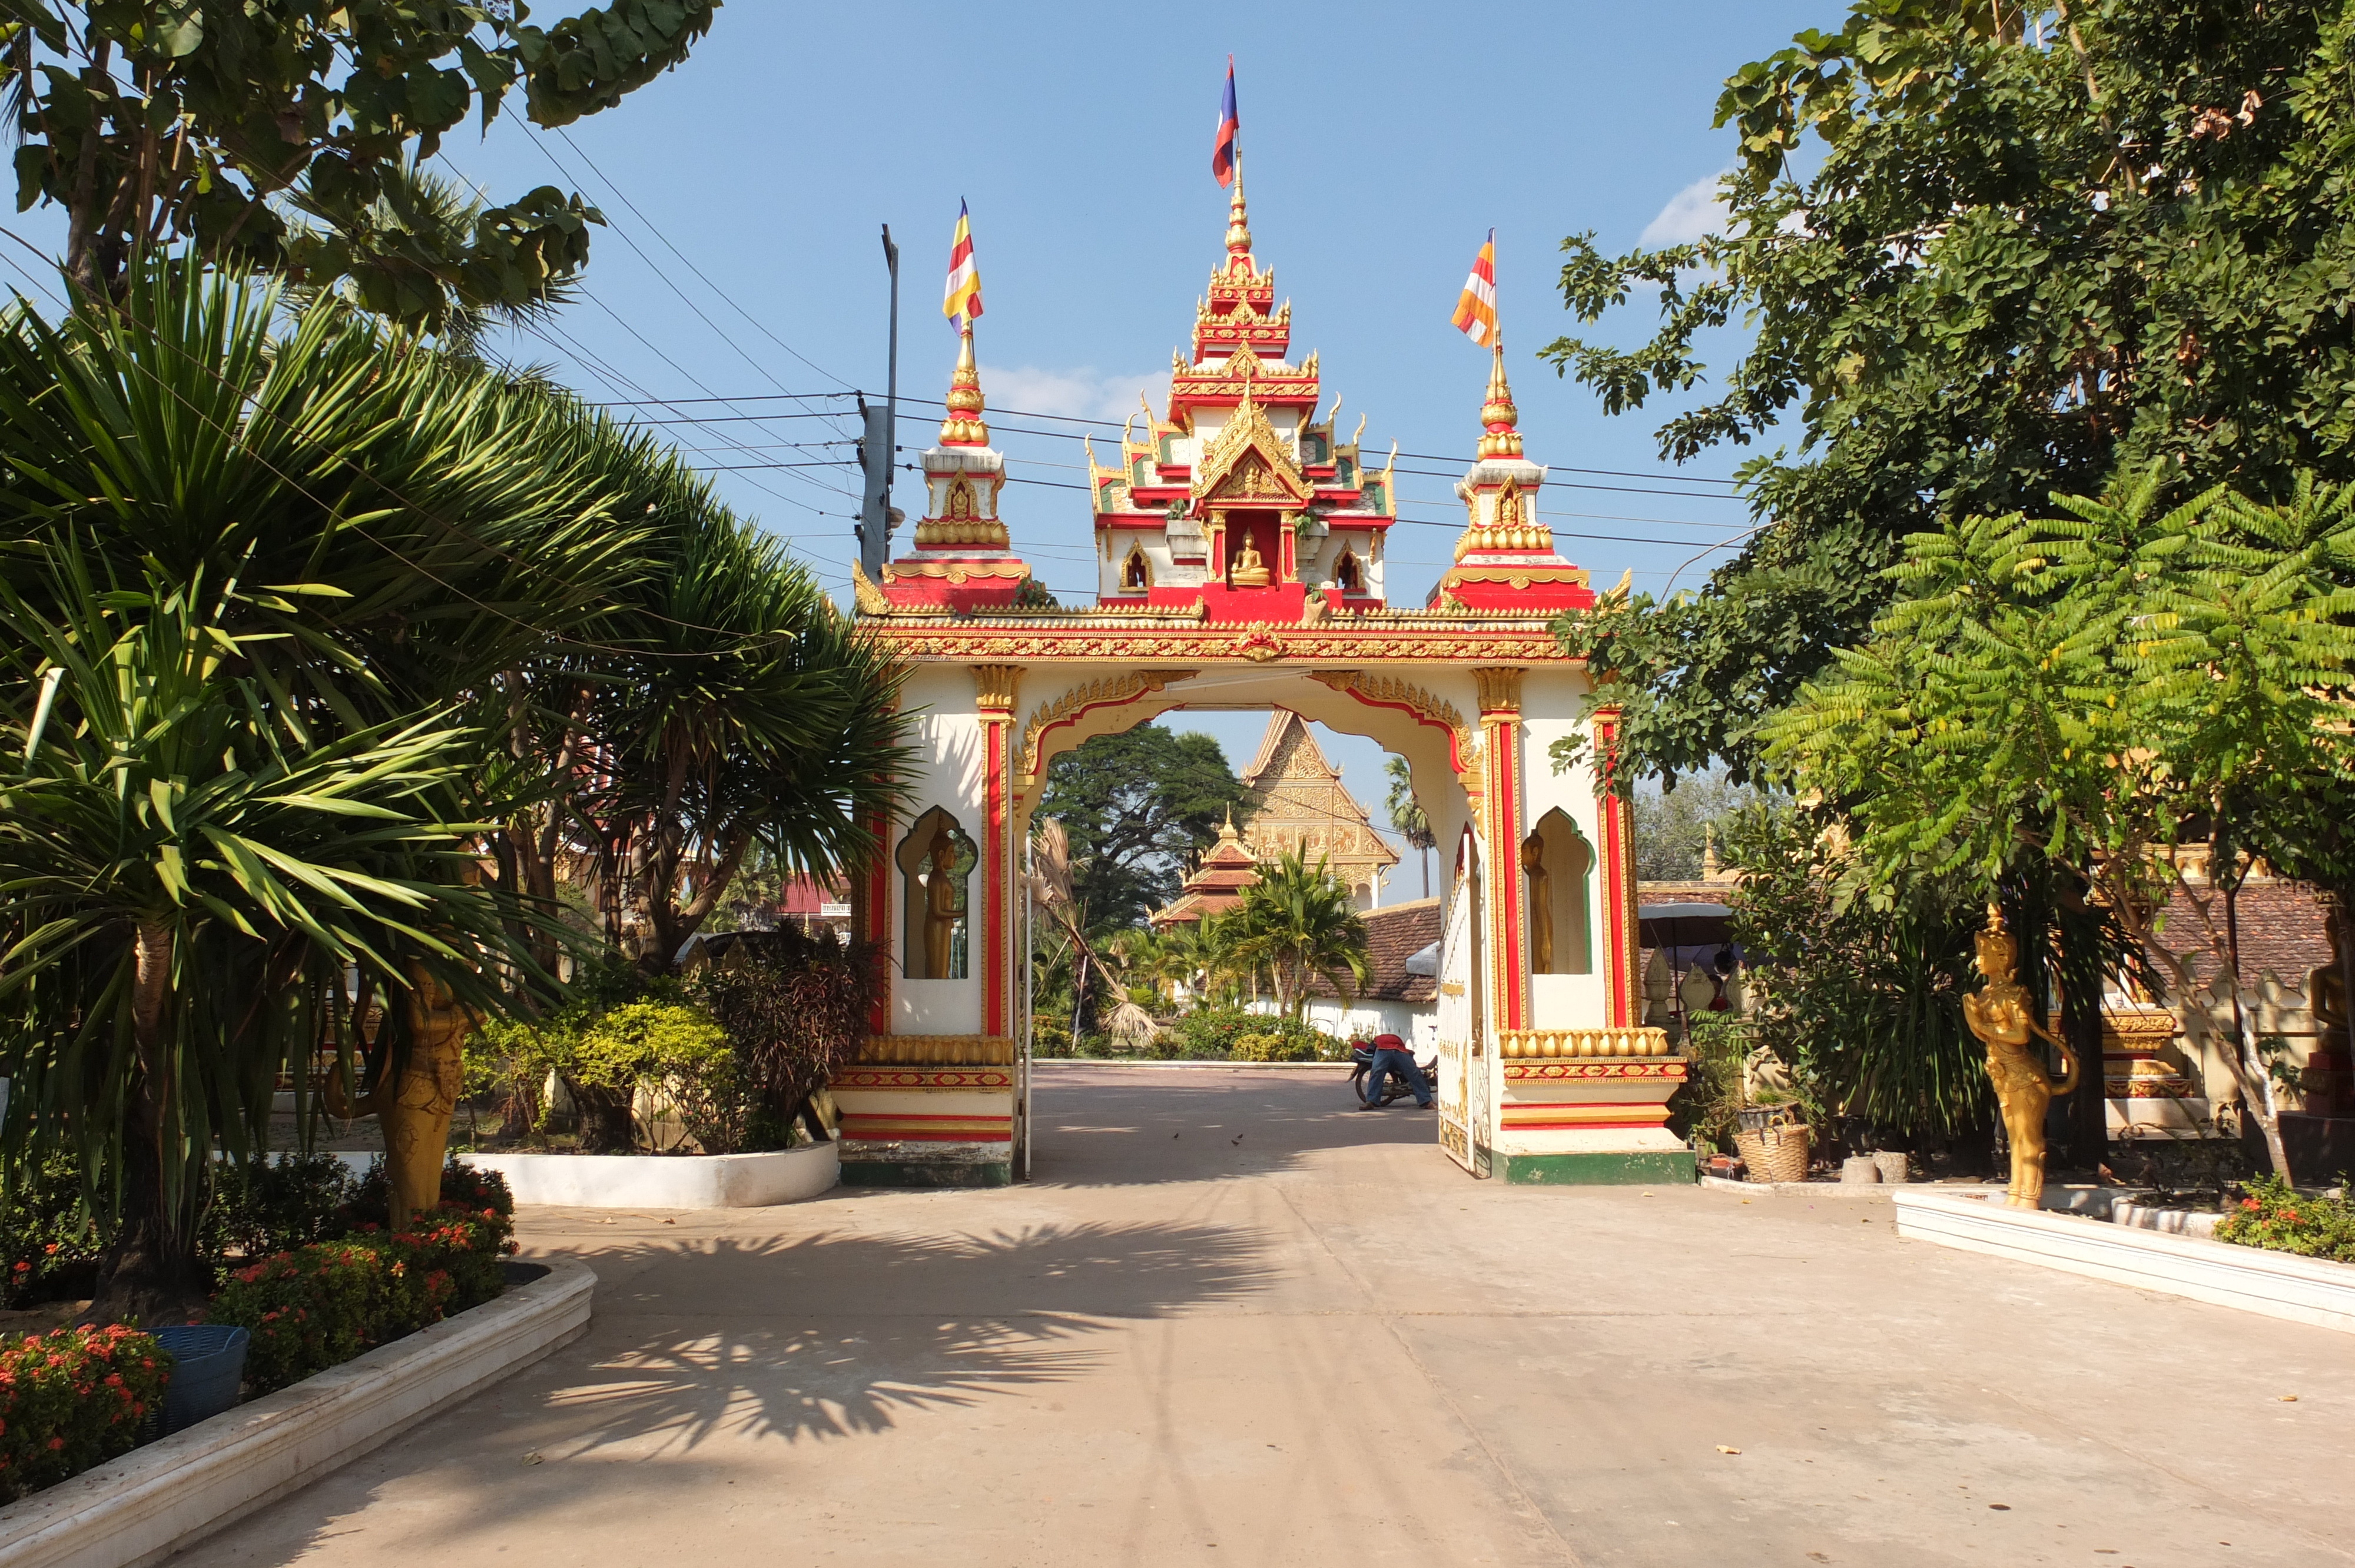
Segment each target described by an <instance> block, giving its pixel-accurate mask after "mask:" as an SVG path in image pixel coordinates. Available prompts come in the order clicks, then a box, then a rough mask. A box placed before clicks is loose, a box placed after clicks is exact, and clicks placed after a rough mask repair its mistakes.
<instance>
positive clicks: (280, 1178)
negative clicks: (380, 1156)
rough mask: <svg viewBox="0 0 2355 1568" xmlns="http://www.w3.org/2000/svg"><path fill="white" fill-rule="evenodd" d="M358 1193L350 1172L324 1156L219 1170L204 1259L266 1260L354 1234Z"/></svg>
mask: <svg viewBox="0 0 2355 1568" xmlns="http://www.w3.org/2000/svg"><path fill="white" fill-rule="evenodd" d="M359 1187H360V1183H359V1181H358V1180H357V1179H356V1178H355V1177H354V1176H353V1175H352V1172H351V1168H350V1167H349V1166H347V1165H346V1164H345V1163H344V1162H343V1161H342V1160H338V1159H336V1157H335V1156H334V1155H332V1154H329V1153H326V1152H325V1151H324V1150H313V1151H311V1152H309V1153H300V1154H286V1155H282V1156H279V1157H276V1158H271V1157H268V1156H261V1155H257V1156H256V1157H254V1158H253V1159H251V1160H247V1161H246V1162H245V1163H243V1164H241V1165H238V1164H230V1163H227V1162H224V1163H221V1164H218V1165H216V1166H214V1167H213V1202H212V1206H211V1208H209V1209H208V1210H207V1211H206V1214H205V1238H204V1245H205V1251H206V1254H207V1255H208V1256H209V1257H211V1258H213V1259H214V1260H215V1261H216V1262H218V1260H219V1259H221V1258H224V1257H227V1256H229V1255H232V1254H237V1255H243V1256H245V1257H248V1258H255V1257H268V1256H269V1255H271V1254H272V1253H278V1252H285V1251H287V1250H288V1249H290V1248H293V1247H298V1246H307V1245H310V1244H311V1243H313V1242H317V1241H327V1240H329V1239H331V1238H333V1237H336V1236H339V1235H342V1234H344V1233H345V1232H346V1231H348V1230H349V1229H351V1226H352V1222H351V1216H350V1213H349V1211H350V1209H351V1205H352V1202H353V1200H354V1199H355V1198H356V1197H357V1196H358V1193H359Z"/></svg>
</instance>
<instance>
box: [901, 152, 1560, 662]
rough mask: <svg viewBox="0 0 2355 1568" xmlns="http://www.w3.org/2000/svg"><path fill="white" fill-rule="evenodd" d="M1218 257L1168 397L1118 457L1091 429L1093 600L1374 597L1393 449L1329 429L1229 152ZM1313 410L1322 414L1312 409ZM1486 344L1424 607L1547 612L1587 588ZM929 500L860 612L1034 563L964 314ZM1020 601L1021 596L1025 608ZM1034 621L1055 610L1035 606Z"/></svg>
mask: <svg viewBox="0 0 2355 1568" xmlns="http://www.w3.org/2000/svg"><path fill="white" fill-rule="evenodd" d="M1226 249H1227V254H1226V259H1225V260H1223V261H1222V262H1220V264H1219V266H1218V268H1217V269H1216V270H1213V271H1212V272H1211V274H1210V281H1209V288H1208V290H1207V291H1205V293H1204V294H1203V296H1202V297H1201V299H1200V300H1199V301H1198V302H1196V305H1195V310H1194V330H1193V335H1192V347H1191V352H1190V354H1189V353H1188V351H1187V350H1184V349H1180V350H1177V352H1175V353H1174V354H1173V355H1172V356H1171V364H1170V381H1169V397H1168V400H1167V404H1166V405H1165V407H1164V408H1163V409H1162V411H1161V412H1159V413H1157V414H1156V412H1154V410H1153V409H1152V408H1151V406H1150V405H1149V404H1148V405H1147V406H1146V408H1144V410H1143V412H1142V414H1141V415H1135V416H1131V418H1130V420H1129V423H1128V426H1127V427H1126V428H1125V429H1124V430H1123V432H1122V435H1121V443H1120V462H1119V465H1118V466H1117V467H1107V466H1105V465H1103V463H1101V462H1099V461H1097V458H1096V454H1095V450H1094V447H1093V445H1092V443H1091V444H1089V446H1088V480H1089V493H1090V496H1091V501H1092V510H1093V513H1094V535H1095V542H1096V546H1097V549H1096V559H1097V596H1096V597H1097V602H1096V604H1095V605H1094V606H1093V607H1092V608H1091V609H1075V610H1070V611H1065V612H1063V613H1064V614H1067V615H1087V614H1101V613H1103V611H1106V610H1114V611H1128V610H1134V611H1136V612H1139V613H1142V614H1145V615H1147V616H1154V617H1161V618H1167V617H1172V616H1183V617H1186V618H1188V619H1192V620H1199V621H1204V622H1210V623H1223V624H1228V625H1235V624H1241V625H1246V626H1249V625H1261V626H1268V627H1281V626H1300V625H1304V624H1308V623H1313V622H1316V621H1321V620H1326V619H1327V618H1328V617H1337V616H1351V615H1376V614H1380V613H1381V612H1382V611H1384V610H1385V609H1386V608H1387V604H1388V601H1387V599H1385V597H1384V589H1383V578H1384V576H1385V571H1386V567H1385V556H1386V555H1387V553H1388V550H1389V538H1390V532H1391V528H1392V527H1393V526H1394V525H1395V524H1396V523H1397V521H1398V518H1397V511H1398V493H1397V489H1396V484H1395V478H1396V462H1395V459H1396V450H1395V449H1393V450H1392V453H1391V460H1389V461H1385V462H1384V464H1383V466H1382V468H1381V469H1380V471H1368V470H1367V469H1366V467H1365V464H1364V461H1363V459H1362V454H1361V452H1360V450H1359V442H1358V439H1357V437H1358V435H1359V434H1361V433H1362V432H1363V430H1364V429H1365V420H1364V418H1362V417H1360V418H1359V420H1358V429H1357V431H1356V432H1353V434H1352V435H1351V437H1350V438H1349V439H1348V440H1341V439H1340V437H1339V435H1338V425H1337V418H1338V415H1339V410H1340V402H1339V400H1338V399H1336V400H1335V401H1334V403H1333V405H1332V407H1331V408H1325V406H1324V401H1323V399H1324V391H1323V386H1322V382H1321V380H1320V378H1319V376H1318V371H1317V363H1316V355H1315V354H1314V353H1311V354H1309V355H1306V356H1305V358H1303V359H1300V360H1298V361H1296V362H1295V360H1294V359H1293V358H1292V357H1291V355H1292V304H1291V302H1290V301H1288V300H1287V301H1285V302H1283V303H1282V304H1278V303H1277V302H1276V297H1275V274H1274V273H1273V271H1272V270H1263V269H1262V268H1261V266H1260V264H1259V261H1258V259H1257V258H1256V257H1255V256H1254V255H1253V253H1252V234H1251V219H1250V214H1249V211H1248V208H1247V207H1246V206H1245V203H1244V199H1243V183H1242V175H1241V169H1240V167H1238V169H1237V172H1236V175H1235V182H1234V192H1233V195H1232V196H1231V199H1230V202H1229V206H1228V222H1227V236H1226ZM1320 415H1321V418H1320ZM1518 418H1519V411H1518V408H1516V407H1515V406H1514V403H1513V397H1512V388H1511V387H1510V386H1508V383H1507V380H1506V376H1505V357H1504V349H1503V346H1502V344H1501V343H1499V344H1497V347H1496V349H1495V353H1494V357H1493V360H1492V364H1491V366H1490V371H1489V376H1488V386H1487V397H1486V399H1485V400H1484V401H1483V403H1482V405H1481V409H1480V424H1481V431H1482V433H1481V436H1480V441H1479V456H1478V458H1477V459H1476V461H1474V463H1473V464H1472V467H1471V469H1470V471H1468V472H1467V473H1466V474H1465V478H1464V480H1463V482H1461V483H1459V484H1458V485H1457V486H1456V487H1455V493H1456V495H1457V496H1458V497H1459V498H1460V499H1462V501H1463V502H1464V503H1465V530H1464V533H1463V535H1462V536H1461V538H1459V540H1458V541H1457V543H1456V546H1455V564H1454V565H1453V566H1452V567H1450V568H1449V569H1448V571H1447V572H1446V574H1445V575H1444V577H1442V578H1441V579H1440V581H1439V583H1438V585H1437V587H1436V588H1433V591H1432V595H1431V599H1430V601H1429V608H1432V609H1457V610H1473V611H1476V612H1486V613H1490V614H1508V615H1551V614H1553V613H1555V612H1557V611H1560V610H1562V609H1577V608H1583V607H1585V606H1588V605H1592V604H1593V602H1594V595H1593V591H1592V590H1591V589H1590V588H1588V587H1587V582H1586V573H1585V572H1584V571H1583V570H1582V568H1580V567H1576V566H1573V565H1572V564H1571V563H1570V562H1569V561H1566V560H1564V559H1563V558H1562V557H1561V556H1559V555H1557V554H1556V553H1555V552H1554V547H1553V535H1552V533H1551V531H1550V529H1548V528H1547V527H1546V525H1545V524H1544V523H1542V522H1541V521H1540V519H1539V516H1538V510H1537V496H1538V493H1539V490H1540V488H1541V487H1542V486H1543V485H1544V483H1545V479H1546V471H1545V469H1544V467H1543V466H1542V465H1540V464H1538V463H1534V462H1531V461H1529V459H1528V458H1527V457H1526V456H1525V455H1524V454H1523V452H1522V450H1521V434H1520V429H1519V427H1518ZM922 467H923V471H924V484H925V503H926V510H925V515H924V517H923V519H922V521H921V522H919V523H918V524H917V525H916V530H915V540H914V548H913V550H912V551H911V553H909V554H907V555H904V556H900V557H899V558H898V559H896V560H894V561H892V562H891V563H890V565H889V566H887V567H885V568H884V574H883V575H884V580H883V582H882V583H881V584H880V585H876V584H871V583H868V582H867V581H866V580H865V579H864V578H863V577H861V578H859V579H858V591H859V606H860V609H861V610H862V611H863V612H864V613H867V614H880V615H901V616H906V615H935V616H937V615H942V614H948V615H954V616H971V615H988V614H992V613H996V612H999V611H1004V610H1007V609H1013V608H1014V607H1015V606H1016V605H1017V604H1018V601H1019V600H1020V599H1022V598H1023V597H1024V596H1023V592H1022V590H1023V587H1024V584H1025V583H1026V582H1027V581H1028V578H1029V576H1030V568H1029V567H1028V565H1026V564H1025V563H1024V562H1023V561H1022V560H1021V558H1020V557H1019V556H1017V555H1015V554H1014V552H1013V550H1012V549H1011V548H1010V546H1009V545H1008V541H1007V531H1006V525H1005V524H1004V523H1002V522H1001V521H1000V520H999V517H998V513H997V501H998V493H999V491H1000V490H1001V489H1002V488H1003V487H1004V485H1005V483H1006V460H1005V459H1004V458H1003V457H1002V456H1000V455H999V454H998V452H997V451H996V450H994V449H993V448H991V446H990V445H989V429H988V426H987V425H986V423H985V421H984V419H983V398H982V392H981V378H980V372H979V370H978V368H977V367H976V366H975V358H974V345H973V332H972V328H971V326H970V325H968V326H966V327H965V329H964V334H963V336H962V338H961V341H960V344H959V353H958V358H957V366H956V371H955V374H954V377H953V378H952V381H951V385H950V391H949V396H948V418H946V419H945V420H943V422H942V425H941V439H940V443H939V445H937V446H935V447H933V448H932V449H930V450H927V451H925V453H924V454H923V460H922ZM1026 614H1028V612H1026ZM1038 614H1039V619H1040V620H1041V621H1042V622H1043V621H1050V620H1052V619H1053V618H1054V616H1055V614H1056V612H1055V611H1053V610H1051V609H1040V610H1039V612H1038Z"/></svg>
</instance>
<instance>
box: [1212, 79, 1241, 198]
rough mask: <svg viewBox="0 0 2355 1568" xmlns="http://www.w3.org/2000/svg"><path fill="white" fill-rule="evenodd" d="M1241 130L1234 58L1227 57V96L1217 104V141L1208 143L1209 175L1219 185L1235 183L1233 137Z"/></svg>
mask: <svg viewBox="0 0 2355 1568" xmlns="http://www.w3.org/2000/svg"><path fill="white" fill-rule="evenodd" d="M1241 129H1242V124H1241V122H1240V121H1238V120H1237V119H1236V118H1235V57H1234V56H1232V55H1229V56H1228V57H1227V95H1226V97H1225V98H1224V99H1222V100H1221V101H1220V103H1219V134H1218V139H1217V140H1216V141H1214V142H1212V143H1210V173H1211V174H1212V175H1216V176H1217V177H1218V181H1219V184H1220V185H1233V184H1234V183H1235V136H1236V133H1237V132H1240V131H1241Z"/></svg>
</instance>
